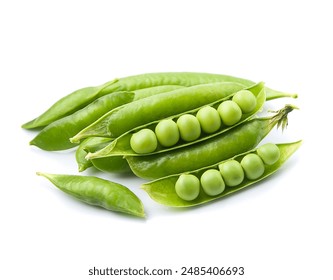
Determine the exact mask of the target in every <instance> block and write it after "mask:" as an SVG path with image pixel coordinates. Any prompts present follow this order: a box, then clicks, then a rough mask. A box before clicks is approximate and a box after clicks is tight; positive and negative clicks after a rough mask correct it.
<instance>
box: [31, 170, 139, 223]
mask: <svg viewBox="0 0 333 280" xmlns="http://www.w3.org/2000/svg"><path fill="white" fill-rule="evenodd" d="M37 175H40V176H43V177H45V178H47V179H48V180H50V181H51V182H52V183H53V184H54V185H55V186H56V187H57V188H59V189H60V190H62V191H63V192H65V193H67V194H69V195H71V196H73V197H75V198H77V199H79V200H81V201H83V202H85V203H88V204H91V205H96V206H99V207H102V208H105V209H107V210H111V211H116V212H122V213H127V214H130V215H135V216H138V217H144V216H145V214H144V209H143V205H142V203H141V201H140V200H139V198H138V197H137V196H136V195H135V194H134V193H133V192H132V191H130V190H129V189H128V188H126V187H125V186H122V185H120V184H117V183H114V182H111V181H107V180H104V179H100V178H97V177H94V176H77V175H63V174H48V173H41V172H38V173H37Z"/></svg>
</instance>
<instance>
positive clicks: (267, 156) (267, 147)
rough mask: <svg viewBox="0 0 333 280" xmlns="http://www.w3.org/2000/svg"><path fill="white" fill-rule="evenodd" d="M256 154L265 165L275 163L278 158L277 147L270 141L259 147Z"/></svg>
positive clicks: (278, 151)
mask: <svg viewBox="0 0 333 280" xmlns="http://www.w3.org/2000/svg"><path fill="white" fill-rule="evenodd" d="M257 154H258V155H259V156H260V157H261V159H262V160H263V161H264V163H266V164H267V165H272V164H274V163H276V162H277V161H278V160H279V158H280V150H279V148H278V147H277V146H276V145H275V144H272V143H267V144H264V145H262V146H261V147H259V148H258V149H257Z"/></svg>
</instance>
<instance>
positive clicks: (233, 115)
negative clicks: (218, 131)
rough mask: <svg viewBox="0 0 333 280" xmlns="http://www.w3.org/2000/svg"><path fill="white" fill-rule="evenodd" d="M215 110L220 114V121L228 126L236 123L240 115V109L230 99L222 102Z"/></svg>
mask: <svg viewBox="0 0 333 280" xmlns="http://www.w3.org/2000/svg"><path fill="white" fill-rule="evenodd" d="M217 111H218V112H219V114H220V116H221V119H222V122H223V123H224V124H225V125H228V126H230V125H234V124H236V123H237V122H239V120H240V119H241V117H242V110H241V109H240V108H239V106H238V105H237V103H236V102H234V101H232V100H227V101H224V102H222V103H221V104H220V106H219V107H218V108H217Z"/></svg>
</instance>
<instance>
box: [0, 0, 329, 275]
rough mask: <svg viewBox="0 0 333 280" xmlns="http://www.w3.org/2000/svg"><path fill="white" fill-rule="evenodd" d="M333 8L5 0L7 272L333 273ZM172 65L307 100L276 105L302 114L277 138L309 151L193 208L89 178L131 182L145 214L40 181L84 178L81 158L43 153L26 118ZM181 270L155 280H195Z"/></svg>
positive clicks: (3, 209)
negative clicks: (82, 92)
mask: <svg viewBox="0 0 333 280" xmlns="http://www.w3.org/2000/svg"><path fill="white" fill-rule="evenodd" d="M329 2H330V1H323V0H317V1H291V0H288V1H258V0H257V1H211V0H205V1H195V0H191V1H180V0H178V1H173V0H169V1H147V0H142V1H129V0H123V1H84V0H83V1H82V0H81V1H68V0H67V1H34V0H32V1H15V0H12V1H1V2H0V3H1V4H0V30H1V43H0V50H1V51H0V71H1V72H0V83H1V87H0V90H1V98H0V100H1V101H0V102H1V110H0V114H1V137H0V142H1V143H0V144H1V145H0V147H1V162H2V163H3V166H2V167H1V202H0V214H1V231H0V235H1V238H0V256H1V262H0V264H1V265H0V278H1V279H6V280H9V279H107V278H108V277H111V276H105V277H97V276H96V277H93V276H88V270H89V269H90V268H93V267H94V266H95V267H98V268H106V267H113V268H128V267H132V268H141V267H142V266H147V267H148V268H151V269H153V268H172V269H173V270H174V271H176V270H178V271H179V272H180V269H181V267H182V266H187V267H190V266H206V267H209V266H218V267H221V266H225V267H227V266H243V267H244V268H245V275H244V276H241V277H240V276H239V277H222V279H257V280H258V279H321V280H325V279H333V272H332V259H333V257H332V250H333V245H332V236H333V231H332V213H333V207H332V195H333V191H332V187H333V186H332V176H331V172H332V171H331V170H332V156H333V155H332V141H331V139H332V138H331V136H329V135H328V132H330V131H331V127H332V124H331V115H332V113H331V111H330V110H331V108H332V95H333V92H332V87H331V84H332V65H333V59H332V50H333V44H332V26H333V20H332V9H331V6H329V5H328V4H329ZM160 71H193V72H195V71H200V72H211V73H221V74H229V75H234V76H240V77H244V78H248V79H251V80H254V81H265V82H266V85H268V86H270V87H272V88H276V89H280V90H284V91H290V92H297V93H298V94H299V98H298V99H297V100H281V101H279V102H280V103H278V102H277V103H273V104H274V106H280V105H281V104H282V105H283V104H284V103H286V102H288V103H290V102H293V104H295V105H297V106H299V107H300V110H299V111H297V112H293V113H291V114H290V119H289V127H288V129H287V130H286V131H285V132H284V133H283V134H282V133H281V132H278V131H276V130H275V131H274V132H273V133H272V134H271V135H270V136H269V138H268V139H267V141H268V140H272V141H275V142H279V141H281V142H287V141H294V140H298V139H303V140H304V143H303V145H302V147H301V148H300V150H299V151H298V152H297V153H296V154H295V155H294V156H293V157H292V158H291V159H290V160H289V161H288V162H287V163H286V164H285V166H284V167H283V168H281V170H280V171H279V173H277V174H276V176H273V177H272V178H270V179H269V180H266V181H265V182H262V183H260V184H258V185H257V186H256V187H253V188H251V189H249V190H247V191H243V192H241V193H240V194H238V195H234V196H232V197H229V198H226V199H223V200H220V201H218V202H216V203H212V204H209V205H205V206H203V207H198V208H195V209H190V210H188V211H175V210H173V209H168V208H166V207H163V206H160V205H158V204H156V203H155V202H153V201H152V200H151V199H150V198H149V197H148V196H147V195H146V193H144V191H142V190H140V188H139V187H140V184H141V183H143V182H144V180H139V179H136V178H134V177H126V178H124V177H119V176H116V175H108V174H101V173H92V172H86V173H85V174H94V175H97V176H101V177H103V178H107V179H110V180H114V181H116V182H120V183H123V184H125V185H126V186H128V187H130V188H131V189H132V190H133V191H134V192H135V193H136V194H137V195H138V196H139V197H140V198H141V199H142V200H143V202H144V204H145V207H146V212H147V218H146V219H145V220H141V219H135V218H131V217H127V216H123V215H118V214H115V213H112V212H108V211H105V210H102V209H97V208H94V207H90V206H88V205H85V204H83V203H81V202H78V201H76V200H74V199H72V198H70V197H68V196H67V195H65V194H63V193H62V192H60V191H59V190H57V189H56V188H54V187H53V186H52V185H51V184H50V183H49V182H48V181H46V180H45V179H44V178H41V177H38V176H36V175H35V172H36V171H44V172H50V173H68V174H77V173H78V172H77V167H76V164H75V160H74V154H73V151H66V152H53V153H50V152H44V151H41V150H39V149H37V148H35V147H31V146H29V145H28V142H29V140H31V139H32V137H33V136H34V135H35V132H31V131H24V130H23V129H21V128H20V125H21V124H22V123H24V122H26V121H28V120H30V119H32V118H34V117H36V116H37V115H38V114H40V113H41V112H42V111H44V110H45V109H46V108H47V107H48V106H50V105H51V104H52V103H53V102H55V101H56V100H57V99H59V98H60V97H62V96H64V95H66V94H68V93H70V92H71V91H74V90H76V89H78V88H81V87H85V86H90V85H99V84H102V83H104V82H106V81H108V80H111V79H113V78H115V77H125V76H129V75H135V74H140V73H147V72H160ZM281 102H282V103H281ZM277 104H279V105H277ZM179 272H178V275H176V274H175V275H174V276H172V277H170V276H169V277H166V276H165V277H154V279H155V278H156V279H189V278H190V277H186V276H180V275H179V274H180V273H179ZM113 278H114V279H142V277H134V276H133V277H124V276H122V277H120V276H119V277H118V278H117V277H115V276H114V277H113ZM146 278H152V277H146ZM191 278H193V279H199V278H200V277H195V278H194V277H191ZM202 278H204V279H220V278H219V277H218V276H211V277H202Z"/></svg>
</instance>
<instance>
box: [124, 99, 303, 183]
mask: <svg viewBox="0 0 333 280" xmlns="http://www.w3.org/2000/svg"><path fill="white" fill-rule="evenodd" d="M295 108H296V107H294V106H292V105H286V106H285V107H284V108H283V109H281V110H279V111H278V112H277V113H276V114H275V115H273V116H270V117H262V118H254V119H251V120H249V121H246V122H244V123H242V124H240V125H238V126H235V127H233V128H232V129H230V130H229V131H228V133H222V134H220V135H217V136H215V137H212V138H209V139H207V140H206V141H202V142H198V143H195V144H193V145H191V146H186V147H184V148H182V149H175V150H172V151H169V152H168V153H161V154H153V155H147V156H125V158H126V159H127V161H128V163H129V166H130V168H131V169H132V171H133V173H134V174H135V175H137V176H138V177H142V178H145V179H157V178H161V177H165V176H168V175H171V174H177V173H182V172H187V171H189V170H195V169H199V168H202V167H204V166H209V165H213V164H216V163H217V162H220V161H222V160H225V159H228V158H230V157H233V156H235V155H237V154H240V153H243V152H245V151H248V150H251V149H253V148H254V147H256V146H257V145H258V144H259V142H260V141H261V140H262V139H264V138H265V136H266V135H267V134H268V133H269V132H270V131H271V130H272V129H273V127H274V126H275V125H282V127H283V125H285V124H286V120H287V115H288V114H289V113H290V112H291V111H292V110H293V109H295Z"/></svg>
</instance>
